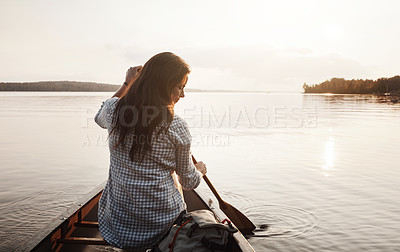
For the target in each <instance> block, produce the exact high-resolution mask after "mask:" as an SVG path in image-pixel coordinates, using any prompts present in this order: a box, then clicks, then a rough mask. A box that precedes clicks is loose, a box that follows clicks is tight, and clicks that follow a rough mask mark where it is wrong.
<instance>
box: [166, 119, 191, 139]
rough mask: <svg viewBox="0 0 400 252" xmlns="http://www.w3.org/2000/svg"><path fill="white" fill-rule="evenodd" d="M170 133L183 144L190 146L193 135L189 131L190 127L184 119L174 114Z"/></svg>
mask: <svg viewBox="0 0 400 252" xmlns="http://www.w3.org/2000/svg"><path fill="white" fill-rule="evenodd" d="M169 132H170V133H171V134H172V135H173V136H174V137H175V138H176V140H178V142H179V143H181V144H188V143H190V142H191V139H192V137H191V135H190V131H189V125H188V123H187V122H186V121H185V119H183V118H182V117H180V116H178V115H176V114H174V118H173V119H172V122H171V124H170V126H169Z"/></svg>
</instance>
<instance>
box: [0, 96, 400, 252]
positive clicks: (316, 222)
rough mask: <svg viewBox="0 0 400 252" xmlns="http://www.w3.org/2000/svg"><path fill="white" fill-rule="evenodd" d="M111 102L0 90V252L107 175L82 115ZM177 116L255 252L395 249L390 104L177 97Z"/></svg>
mask: <svg viewBox="0 0 400 252" xmlns="http://www.w3.org/2000/svg"><path fill="white" fill-rule="evenodd" d="M110 96H111V93H64V92H59V93H51V92H50V93H41V92H39V93H25V92H2V93H0V129H1V131H0V158H1V165H0V171H1V176H0V196H1V197H0V216H1V217H0V250H1V251H10V250H12V249H13V248H15V244H19V243H21V242H23V241H24V240H26V239H29V237H31V236H32V235H34V234H35V232H37V231H38V230H39V229H40V228H42V227H43V226H44V225H46V224H47V222H49V220H51V219H53V218H56V217H57V216H58V215H59V214H61V213H62V212H63V211H64V210H65V209H66V208H68V207H69V206H71V205H72V204H73V203H74V202H75V201H77V200H79V199H80V198H82V197H83V195H85V194H86V193H88V192H89V191H91V190H92V189H93V188H95V187H96V186H97V185H98V184H100V183H101V182H103V181H104V180H105V179H106V178H107V172H108V164H109V161H108V147H107V141H106V140H107V133H106V131H105V130H102V129H100V128H99V127H98V126H97V125H95V123H94V122H93V116H94V114H95V113H96V111H97V109H98V108H99V106H100V104H101V101H102V100H104V99H105V98H107V97H110ZM176 113H177V114H179V115H181V116H182V117H184V118H185V119H186V121H187V122H188V123H189V125H190V127H191V132H192V135H193V153H194V154H195V156H196V158H197V159H198V160H203V161H204V162H206V163H207V167H208V170H209V172H208V177H209V178H210V179H211V181H212V182H213V183H214V185H215V186H216V188H217V189H218V190H219V191H220V194H221V195H222V197H223V198H224V199H225V200H226V201H227V202H229V203H231V204H232V205H234V206H235V207H236V208H238V209H240V210H241V211H242V212H243V213H245V214H246V215H247V216H248V217H249V218H250V219H251V220H252V221H253V222H254V223H255V224H256V225H257V226H259V228H258V229H257V232H256V233H255V235H254V236H252V237H250V238H249V241H250V243H251V244H252V245H253V246H254V248H255V249H256V250H257V251H363V250H364V251H400V237H399V233H400V214H399V213H400V203H399V202H398V196H399V192H400V183H399V178H400V164H399V149H400V104H392V103H390V102H389V103H388V102H381V100H380V99H378V98H376V97H374V96H367V95H358V96H356V95H304V94H260V93H258V94H257V93H187V94H186V98H185V99H183V100H181V101H180V102H179V103H178V105H177V107H176ZM201 188H202V190H203V191H205V192H208V191H207V188H206V186H205V185H204V184H202V185H201ZM265 225H268V228H265Z"/></svg>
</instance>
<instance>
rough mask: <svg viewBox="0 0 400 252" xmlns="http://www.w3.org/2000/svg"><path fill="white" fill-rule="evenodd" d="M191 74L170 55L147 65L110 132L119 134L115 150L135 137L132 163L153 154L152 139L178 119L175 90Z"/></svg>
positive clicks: (123, 99)
mask: <svg viewBox="0 0 400 252" xmlns="http://www.w3.org/2000/svg"><path fill="white" fill-rule="evenodd" d="M189 72H190V69H189V66H188V64H186V63H185V62H184V61H183V60H182V59H181V58H180V57H178V56H176V55H175V54H173V53H170V52H164V53H160V54H157V55H155V56H153V57H152V58H151V59H150V60H148V61H147V62H146V64H144V66H143V68H142V69H141V71H140V73H139V75H138V76H137V77H136V78H135V79H134V80H133V83H132V84H131V85H130V88H129V89H128V90H127V91H126V92H125V94H124V95H123V96H122V97H121V98H120V99H119V101H118V102H117V105H116V109H115V111H114V114H113V125H114V127H113V129H112V131H111V132H110V135H111V134H117V142H116V143H115V144H114V148H117V147H118V146H120V145H122V146H125V144H126V142H127V136H128V135H130V134H133V135H131V136H132V137H133V144H132V146H131V149H130V152H129V157H130V159H131V160H132V161H140V160H143V158H144V156H145V154H146V153H147V152H148V151H149V150H151V139H152V138H151V137H152V135H153V134H161V133H162V132H165V131H166V130H168V127H169V125H170V124H171V122H172V119H173V117H174V111H173V105H172V104H173V101H171V92H172V89H173V88H174V86H176V85H178V84H179V83H181V82H182V81H183V78H184V77H185V76H186V75H187V74H188V73H189ZM157 126H159V127H158V128H157ZM156 128H157V130H156Z"/></svg>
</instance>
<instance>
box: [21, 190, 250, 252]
mask: <svg viewBox="0 0 400 252" xmlns="http://www.w3.org/2000/svg"><path fill="white" fill-rule="evenodd" d="M105 183H106V182H104V183H102V184H101V185H100V186H98V187H97V188H96V189H94V190H93V191H92V192H90V193H89V194H88V195H86V196H85V197H84V198H83V199H82V200H80V201H79V202H78V203H76V204H74V205H73V206H71V207H70V208H69V209H67V210H66V211H65V212H64V213H63V214H61V215H60V216H58V217H57V218H56V219H54V220H53V221H52V222H51V223H49V224H48V225H46V226H45V227H44V228H42V229H41V230H40V231H39V232H37V233H36V235H34V236H33V237H32V238H30V239H29V241H28V242H26V243H24V244H23V245H22V246H20V247H18V248H17V249H16V250H15V251H35V252H36V251H60V250H61V249H62V247H63V245H64V244H65V245H67V244H82V243H84V244H87V245H103V246H104V245H107V243H106V242H105V241H104V239H102V238H91V237H71V234H73V233H74V231H75V230H77V229H78V228H81V227H82V228H90V229H96V230H98V223H97V222H92V221H86V220H84V218H85V217H86V216H87V215H88V214H89V212H91V210H92V209H93V208H94V207H95V206H97V203H98V200H99V199H100V197H101V193H102V191H103V189H104V186H105ZM184 195H185V201H186V203H187V206H188V211H193V210H196V209H209V210H211V211H213V212H214V214H215V216H216V217H217V219H218V220H219V221H222V220H224V219H226V218H227V217H226V215H225V214H224V213H223V212H222V211H221V210H220V209H219V207H218V205H215V203H212V202H211V201H210V200H209V198H208V197H207V196H205V195H203V194H202V193H201V192H200V191H198V190H196V189H195V190H192V191H184ZM191 199H192V200H191ZM206 202H207V203H208V204H207V203H206ZM234 239H235V241H236V243H237V245H238V246H237V248H238V249H237V250H238V251H243V252H248V251H249V252H251V251H254V249H253V248H252V246H251V245H250V244H249V242H248V241H247V240H246V238H245V237H244V236H243V235H242V233H240V232H236V233H235V234H234ZM73 246H76V245H73ZM78 246H79V245H78ZM77 251H80V250H77Z"/></svg>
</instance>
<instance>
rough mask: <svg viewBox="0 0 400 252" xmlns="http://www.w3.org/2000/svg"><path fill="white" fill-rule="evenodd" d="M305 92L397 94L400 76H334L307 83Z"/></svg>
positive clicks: (399, 93) (399, 87) (398, 92)
mask: <svg viewBox="0 0 400 252" xmlns="http://www.w3.org/2000/svg"><path fill="white" fill-rule="evenodd" d="M303 89H304V92H305V93H334V94H385V93H390V94H397V95H400V76H399V75H396V76H394V77H392V78H380V79H377V80H361V79H359V80H354V79H353V80H345V79H343V78H332V79H330V80H327V81H324V82H322V83H320V84H314V85H307V84H306V83H304V85H303Z"/></svg>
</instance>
